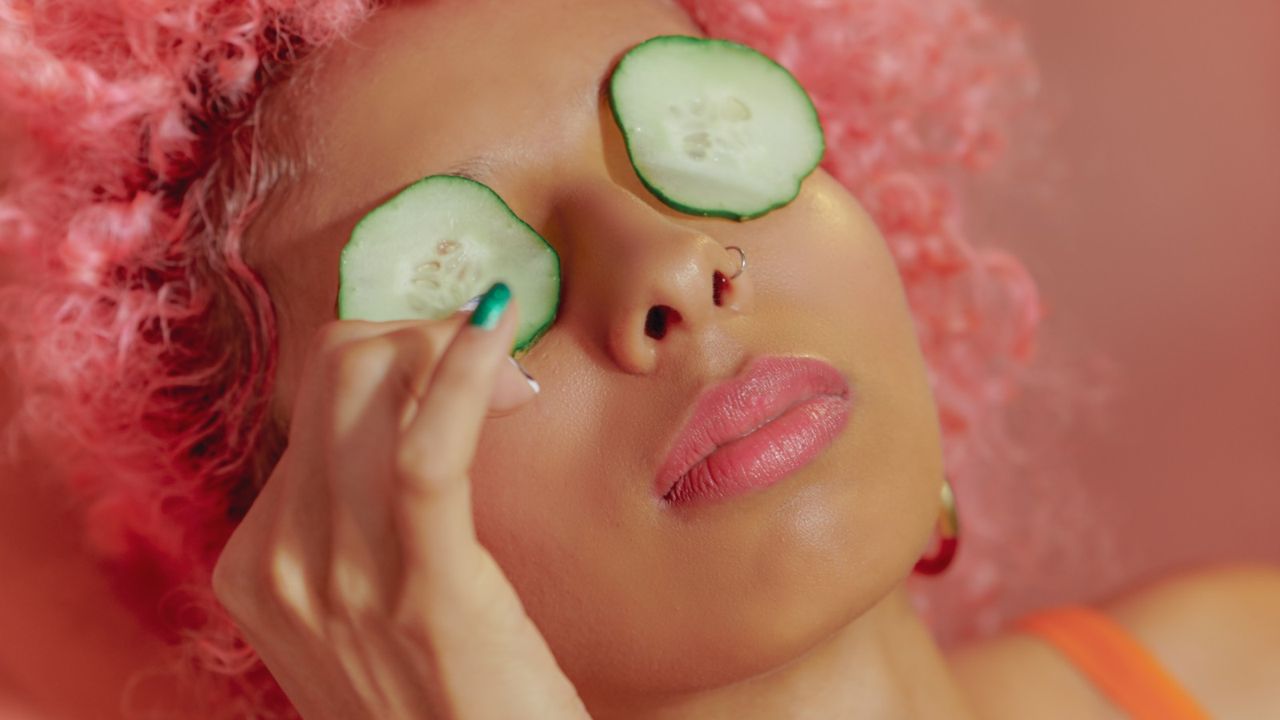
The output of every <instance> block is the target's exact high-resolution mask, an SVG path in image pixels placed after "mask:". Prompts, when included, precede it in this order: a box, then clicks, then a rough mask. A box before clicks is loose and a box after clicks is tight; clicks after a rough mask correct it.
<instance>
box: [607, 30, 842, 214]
mask: <svg viewBox="0 0 1280 720" xmlns="http://www.w3.org/2000/svg"><path fill="white" fill-rule="evenodd" d="M609 105H610V107H611V108H612V109H613V116H614V119H615V120H617V122H618V127H619V128H621V129H622V134H623V137H624V138H625V139H626V144H627V152H628V153H629V154H630V156H631V164H632V165H633V166H635V169H636V174H638V175H639V176H640V180H641V181H642V182H644V184H645V186H646V187H648V188H649V190H650V191H651V192H653V194H654V195H656V196H657V197H658V198H660V199H661V200H662V201H663V202H665V203H666V204H668V205H670V206H671V207H674V208H676V209H677V210H679V211H681V212H684V213H689V214H692V215H705V216H714V217H725V218H731V219H734V220H750V219H751V218H756V217H760V216H761V215H764V214H766V213H768V212H770V211H772V210H775V209H777V208H780V207H782V206H784V205H786V204H788V203H790V202H791V201H792V200H795V199H796V196H797V195H799V194H800V183H801V182H802V181H803V180H804V179H805V178H806V177H808V176H809V175H810V174H811V173H812V172H813V171H814V169H816V168H817V167H818V164H819V163H820V162H821V161H822V155H823V153H824V152H825V151H826V143H825V140H824V138H823V135H822V124H821V123H820V122H819V120H818V111H817V109H816V108H815V107H814V105H813V101H812V100H810V99H809V95H808V94H807V93H806V92H805V91H804V88H802V87H801V86H800V83H798V82H797V81H796V79H795V77H794V76H792V74H791V73H790V72H788V71H787V69H786V68H784V67H782V66H781V65H779V64H778V63H776V62H774V61H773V60H771V59H769V58H768V57H767V56H765V55H763V54H761V53H760V52H758V51H756V50H753V49H752V48H749V47H747V46H746V45H742V44H739V43H735V42H730V41H728V40H717V39H706V38H696V37H686V36H683V35H662V36H659V37H656V38H653V39H651V40H647V41H645V42H643V43H641V44H639V45H637V46H636V47H634V48H632V49H631V51H630V52H628V53H627V54H626V55H625V56H623V58H622V60H620V61H619V62H618V66H617V67H616V68H615V69H614V71H613V76H612V78H611V79H610V82H609Z"/></svg>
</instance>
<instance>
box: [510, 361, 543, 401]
mask: <svg viewBox="0 0 1280 720" xmlns="http://www.w3.org/2000/svg"><path fill="white" fill-rule="evenodd" d="M507 359H508V360H510V361H511V364H512V365H515V366H516V369H517V370H519V371H520V373H521V374H522V375H524V379H525V380H528V381H529V387H531V388H533V392H534V393H535V394H536V393H540V392H542V386H541V385H539V384H538V381H537V380H534V379H533V376H532V375H530V374H529V371H528V370H526V369H525V367H524V365H521V364H520V361H519V360H517V359H515V358H513V357H510V356H508V357H507Z"/></svg>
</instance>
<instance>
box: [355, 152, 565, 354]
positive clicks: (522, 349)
mask: <svg viewBox="0 0 1280 720" xmlns="http://www.w3.org/2000/svg"><path fill="white" fill-rule="evenodd" d="M439 178H449V180H451V181H453V180H457V181H461V182H467V183H471V184H472V185H475V186H476V187H479V188H481V189H482V190H484V191H485V192H487V193H489V194H490V195H491V196H493V198H494V199H495V200H497V201H498V203H499V204H500V205H501V206H502V208H503V209H504V210H506V211H507V214H508V215H510V216H511V217H512V218H513V219H514V220H515V221H516V222H518V223H520V224H521V225H523V226H524V227H525V228H526V229H528V230H529V232H531V233H533V234H534V235H535V236H537V238H538V239H539V240H542V244H543V245H546V246H547V249H548V250H550V251H551V256H552V257H553V258H555V263H556V277H557V278H559V277H561V274H562V267H561V265H560V253H558V252H556V249H555V248H554V247H552V246H551V243H549V242H547V241H546V239H545V238H543V237H542V234H541V233H539V232H538V231H537V230H534V229H533V226H531V225H529V223H527V222H525V221H524V219H523V218H521V217H520V216H519V215H516V213H515V211H513V210H512V209H511V206H510V205H508V204H507V201H506V200H503V199H502V196H501V195H499V194H498V193H496V192H494V190H493V188H491V187H489V186H488V185H485V184H484V183H482V182H477V181H475V180H472V179H471V178H464V177H460V176H457V175H428V176H426V177H424V178H421V179H420V180H415V181H414V182H412V183H410V184H409V185H406V186H405V187H404V188H401V190H400V191H399V192H397V193H396V194H395V195H392V196H391V197H390V198H388V199H387V200H386V201H385V202H382V203H379V204H378V205H377V207H375V208H373V209H372V210H370V211H369V212H367V213H365V214H364V216H363V217H361V218H360V220H359V221H358V222H357V223H356V224H355V226H354V227H352V228H351V234H350V235H348V236H347V243H346V245H343V247H342V252H341V253H340V254H339V256H338V267H339V268H340V269H341V268H342V267H343V266H344V265H345V264H346V260H347V250H349V249H351V248H352V242H351V240H352V238H354V237H355V236H356V233H357V232H358V231H359V230H360V226H361V225H363V224H364V223H365V221H366V220H368V219H369V218H370V216H372V215H373V214H374V213H376V212H377V211H378V210H380V209H382V208H385V207H387V206H388V205H391V204H392V203H394V202H397V201H403V196H404V195H405V194H406V193H408V192H409V191H410V190H412V189H414V188H416V187H418V186H419V185H423V184H426V183H428V182H431V181H434V180H436V179H439ZM337 314H338V319H339V320H350V319H353V318H350V317H348V316H347V315H346V314H345V313H344V311H343V307H342V273H341V270H339V273H338V299H337ZM559 315H560V298H559V297H557V298H556V300H555V309H554V310H553V311H552V312H551V316H550V317H549V318H548V319H547V321H546V322H545V323H543V324H542V325H541V326H539V327H538V328H537V329H536V330H534V331H533V334H532V335H530V336H529V338H528V339H527V340H525V341H524V342H520V341H519V339H518V338H517V340H516V342H515V344H514V345H513V346H512V348H511V352H510V354H511V355H512V356H513V357H523V356H524V354H525V353H527V352H528V351H529V349H530V348H532V347H533V345H534V343H536V342H538V340H539V339H541V338H542V336H543V335H545V334H547V331H548V330H550V329H551V326H552V325H554V324H555V321H556V318H557V317H559ZM354 319H358V318H354Z"/></svg>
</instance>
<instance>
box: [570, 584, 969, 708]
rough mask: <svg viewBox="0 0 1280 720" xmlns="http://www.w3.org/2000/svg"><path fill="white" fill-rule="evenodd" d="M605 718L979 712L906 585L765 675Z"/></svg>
mask: <svg viewBox="0 0 1280 720" xmlns="http://www.w3.org/2000/svg"><path fill="white" fill-rule="evenodd" d="M593 717H597V718H598V719H599V720H603V719H604V718H610V719H612V718H617V720H623V719H624V718H625V719H626V720H686V719H692V718H704V717H734V718H739V719H740V720H755V719H757V718H759V719H764V718H779V717H786V718H796V719H797V720H799V719H805V720H807V719H809V718H814V719H817V718H823V719H826V718H855V717H869V718H870V717H875V718H880V717H946V718H953V719H954V720H972V718H974V717H976V716H975V714H974V713H973V711H972V709H971V707H970V704H969V701H968V700H967V699H966V697H965V695H964V693H963V692H962V691H961V690H960V687H959V686H958V684H957V683H956V680H955V678H954V677H953V675H952V673H951V670H950V668H949V667H948V664H947V662H946V660H945V659H944V657H943V654H942V651H941V650H940V649H939V647H938V644H937V643H936V642H935V641H934V639H933V637H932V636H931V635H930V633H929V631H928V629H927V628H926V627H925V625H924V623H923V622H922V621H921V619H920V617H919V615H918V614H917V613H916V612H915V610H914V609H913V608H912V607H911V604H910V602H909V600H908V598H907V594H906V590H905V588H904V587H903V586H901V585H900V586H899V587H898V588H897V589H895V590H894V591H893V592H892V593H890V594H889V595H888V596H887V597H886V598H885V599H884V600H882V601H881V602H880V603H879V604H878V605H876V606H875V607H873V608H872V609H871V610H869V611H868V612H866V613H863V614H862V615H861V616H859V617H858V618H857V619H856V620H854V621H853V622H851V623H850V624H848V625H846V626H845V627H844V628H842V629H841V630H840V631H839V632H837V633H836V634H835V635H833V636H832V637H830V638H829V639H827V640H826V641H825V642H823V643H822V644H820V645H818V646H816V647H814V648H813V649H811V650H810V651H809V652H807V653H805V654H804V655H803V656H801V657H799V658H797V659H796V660H794V661H792V662H790V663H788V664H787V665H785V666H783V667H781V668H778V669H776V670H773V671H771V672H769V673H767V674H765V675H761V676H757V677H754V678H750V679H748V680H744V681H742V682H739V683H736V684H734V685H731V686H727V687H721V688H716V689H714V690H709V691H705V692H700V693H696V694H691V695H685V696H682V697H680V698H679V699H675V700H671V701H667V702H664V703H663V704H662V706H661V707H658V708H650V709H647V710H645V711H643V712H634V713H633V712H622V713H617V714H614V713H605V714H602V715H598V716H597V715H593Z"/></svg>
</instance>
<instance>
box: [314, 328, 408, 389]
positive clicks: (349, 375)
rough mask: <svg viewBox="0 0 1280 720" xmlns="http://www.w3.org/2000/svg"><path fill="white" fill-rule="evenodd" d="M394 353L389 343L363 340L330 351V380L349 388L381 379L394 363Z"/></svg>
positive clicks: (328, 357) (328, 361) (328, 363)
mask: <svg viewBox="0 0 1280 720" xmlns="http://www.w3.org/2000/svg"><path fill="white" fill-rule="evenodd" d="M392 355H393V353H392V351H391V349H390V348H389V347H388V346H387V343H385V342H383V341H380V340H377V339H371V340H363V341H359V342H352V343H347V344H344V345H341V346H339V347H338V348H337V349H335V350H332V351H330V353H329V354H328V356H327V358H326V360H327V363H326V365H327V367H328V368H329V379H330V380H331V381H332V382H333V383H334V384H335V385H338V386H344V387H345V386H348V385H351V384H353V383H355V382H358V381H360V380H367V379H369V378H374V377H380V376H381V375H382V374H384V373H385V372H386V369H387V367H388V366H389V365H390V364H391V361H392Z"/></svg>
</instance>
